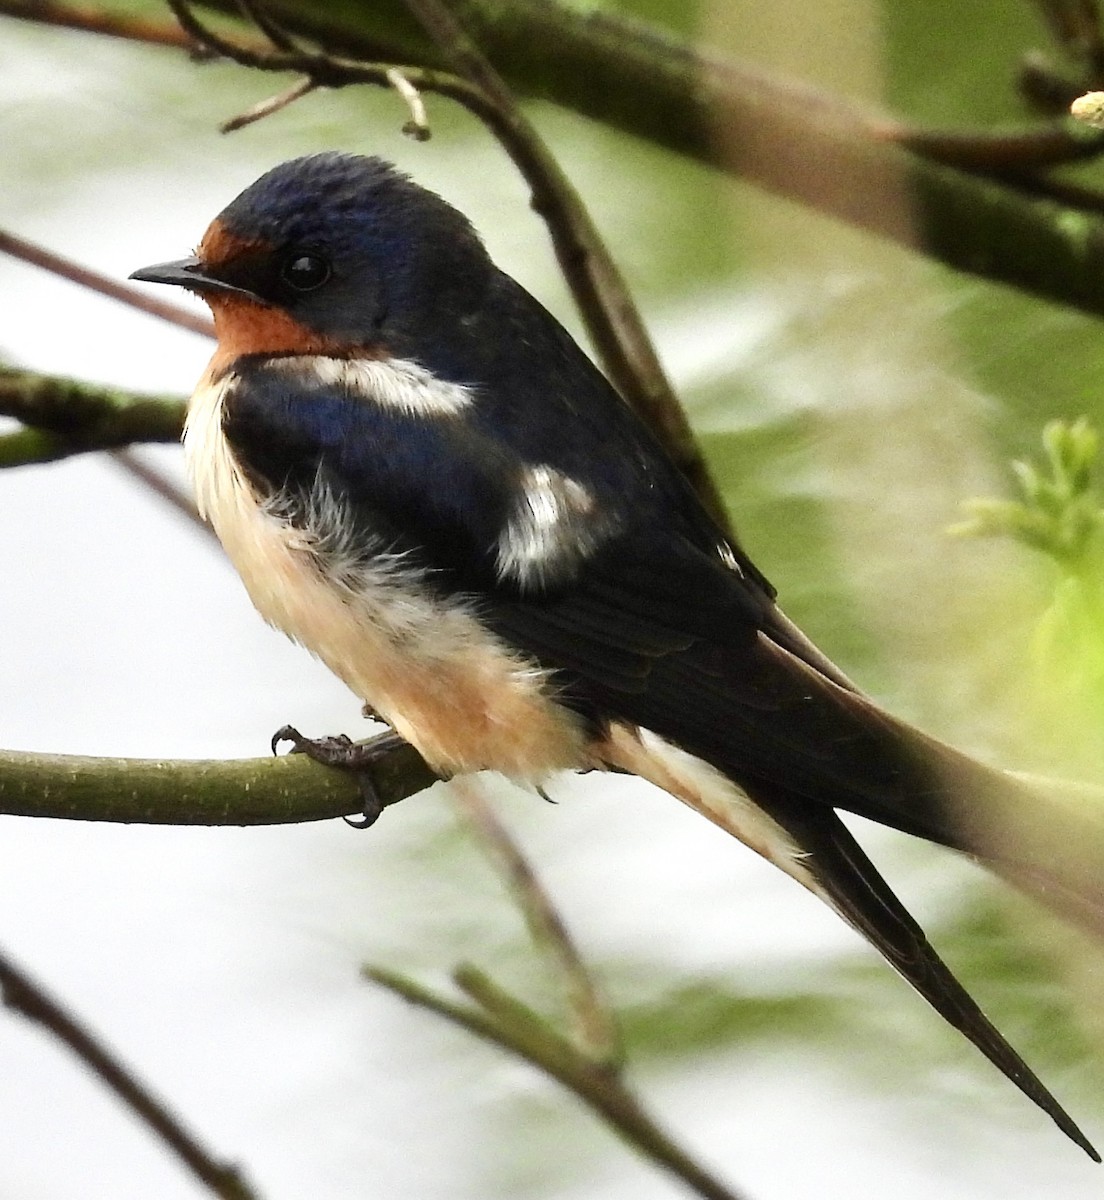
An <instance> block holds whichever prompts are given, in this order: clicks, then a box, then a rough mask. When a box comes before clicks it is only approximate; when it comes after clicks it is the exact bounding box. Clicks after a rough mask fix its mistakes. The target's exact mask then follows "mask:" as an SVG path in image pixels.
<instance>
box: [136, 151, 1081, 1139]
mask: <svg viewBox="0 0 1104 1200" xmlns="http://www.w3.org/2000/svg"><path fill="white" fill-rule="evenodd" d="M131 278H133V279H138V280H146V281H148V282H153V283H167V284H176V285H179V286H181V287H184V288H187V289H189V290H190V291H192V292H195V293H197V294H198V295H199V296H201V297H202V298H203V299H204V300H205V301H206V302H207V304H208V305H209V306H210V308H211V311H212V313H213V314H214V321H215V329H216V333H217V336H218V346H217V349H216V350H215V353H214V356H213V358H212V359H211V362H210V364H209V366H208V367H207V370H206V372H205V374H204V375H203V377H202V379H201V380H200V382H199V384H198V387H197V389H196V392H195V394H194V396H193V397H192V400H191V402H190V405H189V409H188V416H187V423H186V429H185V433H184V446H185V451H186V456H187V460H188V463H189V468H190V472H191V475H192V478H193V480H194V484H195V489H196V495H197V500H198V504H199V507H200V510H201V511H202V513H203V514H204V515H205V516H206V517H207V518H208V519H209V520H210V522H211V524H212V525H213V526H214V528H215V530H216V532H217V533H218V536H219V538H220V539H221V541H222V544H223V546H224V547H225V549H226V551H227V553H228V555H229V557H230V559H231V561H232V562H233V563H234V565H235V567H236V568H237V570H238V572H239V573H240V574H241V577H242V579H243V581H244V583H245V586H246V588H247V589H248V592H249V595H250V597H251V598H252V600H253V603H254V604H255V605H256V607H257V609H258V610H259V611H260V613H261V615H262V616H263V617H264V618H265V619H266V620H267V621H268V622H270V623H271V624H272V625H274V626H276V627H277V628H279V629H281V630H283V631H284V632H285V633H286V634H287V635H288V636H289V637H291V638H292V639H293V640H295V641H296V642H299V643H301V644H302V645H303V646H305V647H306V648H307V649H309V650H310V651H312V652H313V653H314V654H315V655H317V656H318V658H320V659H321V660H322V661H323V662H324V663H325V664H326V665H327V666H328V667H329V668H330V669H331V670H332V671H333V672H334V673H335V674H336V675H337V676H338V677H339V678H340V679H342V680H343V681H344V682H345V683H346V684H347V685H348V687H349V688H350V689H351V690H352V691H353V692H354V693H355V694H356V696H357V697H358V698H359V699H360V700H361V701H363V702H364V703H365V705H366V707H367V708H368V709H370V710H371V711H372V712H374V713H376V714H378V715H379V717H380V718H381V719H382V720H383V721H385V722H386V723H387V724H388V725H389V726H390V728H391V731H392V733H391V734H390V735H385V736H390V738H391V742H392V743H393V742H394V741H396V740H397V738H402V739H404V740H406V741H407V742H409V743H411V744H412V745H413V746H414V747H415V748H416V749H417V750H418V752H419V753H420V754H421V755H422V757H423V758H424V759H425V760H426V762H427V763H428V764H429V765H430V767H432V768H433V769H434V770H435V771H437V772H438V773H440V774H441V775H443V776H450V775H455V774H458V773H462V772H469V771H479V770H484V769H491V770H496V771H499V772H501V773H502V774H504V775H506V776H508V777H509V778H511V779H514V780H517V781H520V782H522V783H526V784H528V785H535V786H539V785H541V784H542V783H543V782H544V781H545V780H546V779H547V778H548V777H549V776H550V775H551V774H553V773H555V772H557V771H561V770H565V769H568V770H571V769H574V770H592V769H603V770H610V769H613V770H619V771H625V772H630V773H632V774H635V775H639V776H641V777H643V778H644V779H647V780H649V781H651V782H652V783H653V784H656V785H657V786H659V787H660V788H663V789H664V790H666V791H667V792H669V793H671V794H672V795H673V796H675V797H677V798H678V799H679V800H682V801H683V802H685V803H686V804H688V805H690V806H691V807H692V808H694V809H697V810H698V811H699V812H701V813H702V814H704V815H705V816H706V817H708V818H709V819H710V820H712V821H714V822H715V823H717V824H718V825H720V826H721V827H722V828H724V829H726V830H728V831H729V832H730V833H732V834H734V835H735V836H736V837H738V838H739V839H741V840H742V841H743V842H745V843H746V844H747V845H748V846H750V847H751V848H752V849H754V850H755V851H757V852H758V853H759V854H761V855H763V856H764V857H765V858H767V859H768V860H769V861H770V862H772V863H773V864H774V865H775V866H777V867H779V868H780V869H781V870H783V871H784V872H785V873H786V874H787V875H790V876H791V877H792V878H793V879H795V880H796V881H797V882H798V883H800V884H802V885H803V886H804V887H806V888H808V889H809V890H810V891H811V892H813V893H814V894H816V895H817V896H819V897H820V898H821V899H822V900H824V901H825V902H827V903H828V904H829V905H830V906H831V907H832V908H833V909H835V910H836V912H837V913H839V915H840V916H841V917H843V918H844V920H846V921H848V922H849V923H850V924H851V925H852V926H854V927H855V929H856V930H858V931H859V932H860V933H861V934H863V935H864V936H865V937H866V938H867V939H868V940H869V941H870V942H871V943H872V944H873V945H874V946H875V947H876V948H877V949H878V950H879V951H880V952H881V954H882V955H884V957H885V958H886V959H887V960H888V962H889V963H890V964H891V965H892V966H893V967H894V968H895V969H896V970H897V971H898V972H899V973H900V974H901V975H902V976H904V978H905V979H906V980H907V981H908V982H909V983H910V984H911V985H912V986H913V987H914V988H915V989H916V990H917V991H918V992H919V993H920V994H921V995H922V996H923V997H924V998H925V999H926V1000H927V1001H928V1003H929V1004H931V1005H932V1007H933V1008H935V1010H936V1011H937V1012H938V1013H939V1014H940V1015H941V1016H942V1017H944V1018H945V1019H946V1020H947V1021H948V1022H949V1023H950V1024H951V1025H953V1026H954V1027H955V1028H957V1029H959V1030H960V1031H961V1032H962V1033H963V1034H965V1036H966V1037H967V1038H969V1039H970V1041H972V1042H973V1043H974V1044H975V1045H976V1046H977V1047H978V1048H979V1049H980V1050H981V1052H982V1053H983V1054H985V1055H986V1056H987V1057H988V1058H989V1059H990V1060H991V1061H992V1062H993V1063H994V1064H995V1065H996V1066H997V1067H998V1068H999V1069H1000V1070H1001V1071H1002V1072H1004V1074H1005V1075H1006V1076H1007V1077H1008V1078H1009V1079H1010V1080H1011V1081H1012V1082H1013V1083H1014V1084H1015V1085H1016V1086H1017V1087H1019V1088H1020V1090H1021V1091H1022V1092H1024V1093H1025V1094H1026V1095H1027V1096H1028V1097H1030V1099H1032V1100H1033V1101H1034V1102H1035V1103H1036V1104H1037V1105H1039V1107H1040V1108H1042V1109H1043V1110H1044V1111H1045V1112H1046V1113H1048V1114H1049V1115H1050V1116H1051V1117H1052V1118H1053V1120H1054V1121H1055V1122H1056V1123H1057V1125H1058V1126H1059V1128H1060V1129H1062V1130H1063V1131H1064V1132H1065V1133H1066V1134H1067V1135H1068V1136H1069V1137H1070V1138H1072V1139H1073V1140H1074V1141H1075V1142H1076V1143H1077V1144H1078V1145H1079V1146H1081V1147H1082V1149H1084V1150H1085V1151H1086V1153H1088V1154H1089V1155H1090V1156H1091V1157H1092V1158H1093V1159H1095V1160H1096V1161H1097V1162H1099V1161H1100V1156H1099V1155H1098V1154H1097V1152H1096V1151H1095V1149H1094V1148H1093V1147H1092V1145H1091V1144H1090V1143H1089V1141H1088V1140H1087V1138H1086V1137H1085V1135H1084V1134H1083V1133H1082V1132H1081V1131H1080V1129H1078V1127H1077V1125H1076V1124H1074V1122H1073V1120H1072V1119H1071V1118H1070V1117H1069V1116H1068V1115H1067V1114H1066V1112H1065V1111H1064V1110H1063V1108H1062V1107H1061V1105H1060V1104H1059V1103H1058V1101H1057V1100H1055V1099H1054V1097H1053V1096H1052V1095H1051V1094H1050V1092H1049V1091H1047V1089H1046V1088H1045V1087H1044V1086H1043V1084H1042V1083H1041V1082H1040V1081H1039V1080H1038V1078H1037V1077H1036V1076H1035V1075H1034V1074H1033V1073H1032V1071H1031V1070H1030V1068H1029V1067H1028V1066H1027V1065H1026V1064H1025V1063H1024V1061H1023V1060H1022V1059H1021V1058H1020V1056H1019V1055H1018V1054H1017V1053H1016V1051H1015V1050H1013V1049H1012V1047H1011V1046H1010V1045H1009V1044H1008V1043H1007V1042H1006V1041H1005V1040H1004V1038H1003V1037H1002V1036H1001V1034H1000V1033H999V1032H998V1031H997V1030H996V1028H995V1027H994V1026H993V1025H992V1024H991V1023H990V1021H989V1020H988V1019H987V1018H986V1017H985V1016H984V1015H983V1013H982V1012H981V1010H980V1009H979V1008H978V1006H977V1005H976V1004H975V1003H974V1001H973V1000H972V999H971V997H970V996H969V994H968V993H967V992H966V990H965V989H964V988H963V987H962V985H961V984H960V983H959V982H958V981H957V979H956V978H955V977H954V975H952V973H951V972H950V970H949V969H948V968H947V967H946V966H945V965H944V963H943V962H942V960H941V959H940V958H939V956H938V955H937V954H936V952H935V950H934V949H933V948H932V947H931V945H930V944H929V943H928V941H927V938H926V937H925V935H924V933H923V931H922V930H921V929H920V927H919V925H918V924H917V923H916V921H914V920H913V918H912V917H911V916H910V914H909V913H908V912H907V910H906V909H905V907H904V906H903V905H902V904H901V902H900V901H899V900H898V899H897V897H896V896H895V895H894V894H893V892H892V891H891V890H890V888H889V886H888V885H887V884H886V883H885V881H884V880H883V879H882V877H881V875H880V874H879V873H878V871H877V870H876V869H875V867H874V865H873V864H872V863H871V862H870V860H869V859H868V858H867V857H866V855H865V854H864V853H863V851H862V850H861V849H860V847H859V845H858V843H857V842H856V841H855V839H854V838H853V837H852V835H851V834H850V833H849V832H848V830H847V828H846V827H845V826H844V824H843V822H842V821H841V819H840V817H839V816H838V814H837V811H836V810H837V809H842V810H846V811H849V812H853V813H858V814H860V815H862V816H864V817H868V818H872V819H873V820H875V821H880V822H882V823H883V824H885V825H889V826H891V827H893V828H896V829H900V830H904V831H905V832H907V833H910V834H915V835H918V836H920V837H923V838H927V839H929V840H931V841H934V842H938V843H941V844H943V845H947V846H952V847H955V848H958V849H960V850H964V851H966V852H967V853H971V854H975V855H983V854H984V853H985V851H986V847H985V845H984V838H983V836H982V834H981V833H980V832H979V831H978V830H976V829H971V828H970V827H969V823H966V824H965V825H964V824H963V823H962V822H961V821H960V820H959V819H958V818H959V816H960V814H961V811H962V809H961V805H960V804H959V803H958V801H959V800H960V799H961V798H962V797H963V795H966V796H967V797H969V796H971V795H973V794H978V795H981V794H985V795H991V794H992V793H993V791H994V789H997V788H1000V787H1004V786H1008V783H1009V781H1008V779H1007V777H1006V776H1004V775H1003V774H1001V773H999V772H996V771H994V770H992V769H990V768H987V767H984V766H982V765H981V764H979V763H975V762H974V761H973V760H971V759H969V758H967V757H966V756H964V755H961V754H959V753H958V752H956V751H954V750H953V749H951V748H950V747H948V746H945V745H943V744H942V743H940V742H937V741H935V740H933V739H931V738H929V737H927V736H926V735H924V734H922V733H920V732H919V731H917V730H915V729H913V728H911V727H909V726H907V725H905V724H904V723H902V722H900V721H898V720H896V719H894V718H893V717H891V716H890V715H888V714H887V713H885V712H884V711H882V710H881V709H879V708H878V707H876V706H875V704H874V703H873V702H872V701H871V700H869V699H868V698H866V697H865V696H863V695H862V694H861V693H860V692H859V691H858V690H857V689H856V687H855V686H854V685H853V684H852V683H851V681H850V680H849V679H848V678H847V677H846V676H845V675H843V674H842V672H840V671H839V669H838V668H836V667H835V666H833V664H832V663H831V662H830V661H829V660H828V659H827V658H826V657H825V656H824V655H823V654H822V653H821V652H820V651H819V650H817V649H816V648H815V647H814V646H813V645H812V643H811V642H810V641H809V640H808V639H807V638H806V637H805V636H804V635H803V634H802V633H801V632H800V631H799V630H798V629H797V627H796V626H795V625H793V624H792V623H791V622H790V621H789V620H788V619H787V618H786V617H785V616H784V615H783V613H782V612H781V610H780V609H779V608H778V606H777V605H776V603H775V591H774V589H773V588H772V587H771V585H770V584H769V583H768V582H767V580H766V578H765V577H764V576H763V574H762V573H761V572H760V571H759V570H758V569H757V568H756V567H755V565H754V564H753V563H752V562H751V560H750V559H749V558H748V557H747V555H746V554H745V553H744V551H743V550H742V549H741V547H740V546H739V545H738V544H737V543H736V542H735V541H734V540H733V539H732V538H731V537H729V536H726V534H725V533H723V532H722V531H721V530H720V529H719V527H718V526H717V525H716V523H715V522H714V521H713V520H712V519H711V518H710V517H709V516H708V515H707V513H706V512H705V510H704V509H703V508H702V506H701V504H700V503H699V501H698V499H697V498H696V496H695V494H694V493H693V491H692V490H691V488H690V487H689V485H688V484H687V483H686V481H685V480H684V478H683V476H682V475H681V474H680V472H679V471H678V470H677V468H676V467H675V466H674V465H673V464H672V462H671V461H670V459H669V458H668V457H667V456H666V454H665V453H664V451H663V450H662V449H661V448H660V447H659V445H658V444H657V442H656V441H655V440H654V438H653V437H652V436H651V434H650V433H649V432H648V430H647V429H646V428H644V426H643V425H642V424H641V422H640V421H639V420H638V418H637V417H636V416H635V415H634V413H633V412H632V411H630V409H629V407H628V406H627V405H626V404H625V403H624V402H623V401H622V399H621V397H620V396H619V395H618V394H617V393H616V391H615V390H614V389H613V387H612V386H611V385H610V384H609V383H608V382H607V380H606V379H605V378H604V377H603V376H602V374H601V373H600V372H599V371H598V370H597V368H596V367H595V366H594V365H593V364H592V363H591V361H590V360H589V359H588V358H587V356H586V355H585V354H584V353H583V352H582V350H581V349H580V348H579V347H578V346H577V345H576V343H575V342H574V341H573V340H572V338H571V336H570V335H569V334H568V333H567V332H566V331H565V330H564V329H563V328H562V327H561V326H560V325H559V324H558V323H557V321H556V320H555V319H554V318H553V317H552V316H551V315H550V314H549V313H548V312H547V311H546V310H545V309H544V308H543V307H542V306H541V305H540V304H539V303H538V302H537V301H536V300H535V299H534V298H533V297H532V296H530V295H529V294H528V293H527V292H526V291H525V290H524V289H523V288H522V287H520V286H519V285H518V284H517V283H516V282H515V281H514V280H513V279H511V278H510V277H509V276H508V275H506V274H504V273H503V272H502V271H500V270H499V269H498V268H497V267H496V266H495V265H494V264H493V263H492V261H491V259H490V257H489V256H488V254H487V252H486V250H485V249H484V247H483V244H482V242H481V241H480V239H479V237H478V235H477V234H476V232H475V230H474V229H473V227H472V225H471V224H470V223H469V221H468V220H467V218H466V217H464V216H463V215H462V214H461V213H459V212H458V211H457V210H456V209H454V208H453V207H451V205H449V204H448V203H446V202H445V201H444V200H442V199H441V198H440V197H438V196H436V195H434V194H433V193H431V192H429V191H426V190H425V189H423V188H421V187H419V186H417V185H416V184H415V183H413V182H412V181H411V180H410V179H408V178H407V177H406V176H404V175H402V174H400V173H399V172H398V171H397V170H395V169H394V168H393V167H392V166H390V165H389V164H387V163H385V162H383V161H382V160H380V159H377V158H366V157H359V156H353V155H345V154H336V153H330V154H319V155H314V156H311V157H308V158H301V159H297V160H295V161H292V162H288V163H284V164H283V165H281V166H278V167H276V168H275V169H274V170H272V171H270V172H268V174H266V175H264V176H263V177H262V178H261V179H259V180H258V181H257V182H256V183H254V184H253V185H252V186H251V187H249V188H248V189H247V190H246V191H245V192H243V193H242V194H241V195H240V196H238V198H237V199H236V200H234V201H233V202H232V203H231V204H230V205H229V207H227V208H226V209H224V210H223V212H222V213H221V214H220V215H219V216H218V217H216V218H215V220H214V221H213V222H212V224H211V225H210V227H209V228H208V229H207V231H206V233H205V234H204V235H203V239H202V241H201V242H200V244H199V247H198V249H197V251H196V252H195V254H194V255H193V256H191V257H188V258H184V259H181V260H179V261H176V262H170V263H164V264H161V265H159V266H154V267H148V268H145V269H144V270H140V271H136V272H135V273H134V274H133V275H132V276H131Z"/></svg>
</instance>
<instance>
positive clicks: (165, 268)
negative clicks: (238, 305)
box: [130, 254, 261, 303]
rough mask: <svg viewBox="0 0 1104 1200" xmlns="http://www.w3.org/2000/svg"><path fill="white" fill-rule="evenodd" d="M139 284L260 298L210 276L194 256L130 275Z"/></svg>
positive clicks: (142, 269) (259, 299)
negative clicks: (163, 285) (167, 285)
mask: <svg viewBox="0 0 1104 1200" xmlns="http://www.w3.org/2000/svg"><path fill="white" fill-rule="evenodd" d="M130 278H131V279H137V280H139V281H140V282H141V283H169V284H173V285H174V286H175V287H182V288H187V289H188V290H189V291H190V292H199V293H200V294H202V293H203V292H221V293H223V294H224V295H230V296H245V297H246V298H247V299H249V300H253V301H256V302H258V303H261V298H260V297H259V296H257V295H255V294H254V293H253V292H250V291H247V290H246V289H245V288H240V287H235V286H234V285H233V284H232V283H227V282H226V280H224V279H219V278H218V277H217V276H215V275H212V274H211V273H210V272H209V270H208V268H207V267H206V266H204V264H203V263H202V262H200V260H199V259H198V258H196V257H195V255H194V254H190V255H189V256H188V257H187V258H178V259H177V260H176V262H166V263H157V264H156V266H152V267H142V268H141V270H138V271H134V272H132V273H131V275H130Z"/></svg>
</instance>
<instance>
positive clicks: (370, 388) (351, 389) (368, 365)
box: [266, 354, 475, 417]
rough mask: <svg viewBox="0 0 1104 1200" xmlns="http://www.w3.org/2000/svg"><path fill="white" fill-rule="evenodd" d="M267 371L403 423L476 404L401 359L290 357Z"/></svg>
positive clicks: (461, 389) (455, 386)
mask: <svg viewBox="0 0 1104 1200" xmlns="http://www.w3.org/2000/svg"><path fill="white" fill-rule="evenodd" d="M266 367H267V369H268V370H270V371H275V372H278V373H279V372H283V373H284V374H287V375H292V376H295V377H297V378H299V379H301V380H302V381H303V382H304V383H306V384H307V385H308V386H310V385H314V386H318V385H319V384H321V385H322V386H323V387H335V388H339V389H340V390H341V391H343V392H346V393H347V394H350V395H352V396H355V397H357V398H358V399H363V400H370V401H371V402H372V403H373V404H378V405H379V406H380V407H381V408H393V409H395V410H396V411H398V412H401V413H403V414H404V415H405V416H408V417H451V416H456V415H457V414H459V413H462V412H464V410H465V409H468V408H470V407H471V406H472V404H474V403H475V392H474V390H473V389H472V388H469V387H465V386H464V384H462V383H451V382H450V381H449V380H447V379H438V378H437V376H436V375H434V374H433V372H432V371H427V370H426V368H425V367H423V366H422V365H421V364H420V363H416V362H412V361H410V360H409V359H405V358H386V359H384V358H330V357H329V356H328V355H324V354H295V355H290V356H288V357H286V358H274V359H271V360H270V361H269V362H268V363H267V364H266Z"/></svg>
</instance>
